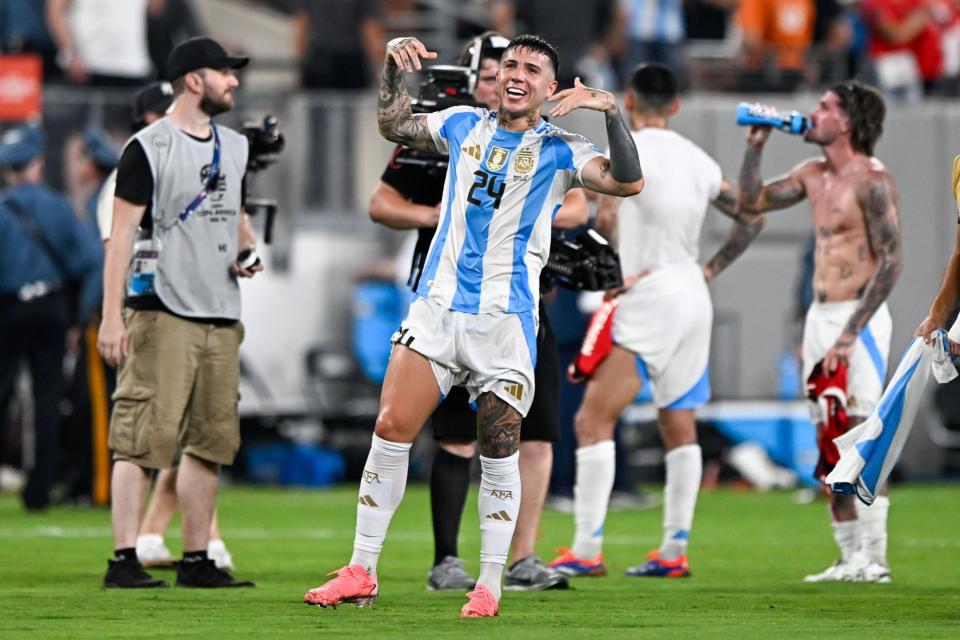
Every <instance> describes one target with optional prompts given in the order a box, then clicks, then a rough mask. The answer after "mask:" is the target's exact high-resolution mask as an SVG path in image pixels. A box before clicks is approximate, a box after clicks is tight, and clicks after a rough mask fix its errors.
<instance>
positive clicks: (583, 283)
mask: <svg viewBox="0 0 960 640" xmlns="http://www.w3.org/2000/svg"><path fill="white" fill-rule="evenodd" d="M543 273H544V276H545V277H547V278H549V279H550V280H552V281H553V282H554V283H556V284H558V285H560V286H561V287H564V288H566V289H574V290H576V291H606V290H608V289H616V288H618V287H622V286H623V273H622V272H621V271H620V256H619V255H617V252H616V250H615V249H614V248H613V247H611V246H610V245H609V244H608V243H607V241H606V240H604V239H603V237H602V236H600V234H598V233H597V232H596V231H594V230H593V229H590V230H588V231H584V232H583V233H581V234H580V235H578V236H577V237H576V238H574V239H573V240H567V239H566V238H564V237H562V236H556V235H555V236H553V239H552V241H551V243H550V257H549V258H548V259H547V264H546V266H545V267H544V268H543Z"/></svg>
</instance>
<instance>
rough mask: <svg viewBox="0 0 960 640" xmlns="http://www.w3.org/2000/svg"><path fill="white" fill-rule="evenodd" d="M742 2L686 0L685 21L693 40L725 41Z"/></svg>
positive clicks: (684, 5) (736, 0) (737, 0)
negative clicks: (731, 18) (731, 17)
mask: <svg viewBox="0 0 960 640" xmlns="http://www.w3.org/2000/svg"><path fill="white" fill-rule="evenodd" d="M739 4H740V0H684V2H683V20H684V24H685V25H686V31H687V38H689V39H691V40H723V39H725V38H726V37H727V30H728V29H727V27H728V26H729V23H730V16H731V14H733V12H734V11H736V9H737V5H739Z"/></svg>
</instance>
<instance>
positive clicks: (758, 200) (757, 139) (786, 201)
mask: <svg viewBox="0 0 960 640" xmlns="http://www.w3.org/2000/svg"><path fill="white" fill-rule="evenodd" d="M771 131H772V129H771V128H770V127H751V128H750V132H749V133H748V134H747V150H746V152H744V154H743V164H742V165H741V166H740V192H741V194H742V198H741V199H740V211H741V213H743V214H751V213H752V214H760V213H763V212H764V211H774V210H776V209H786V208H787V207H790V206H792V205H795V204H796V203H798V202H800V201H801V200H803V199H804V198H806V197H807V191H806V188H805V187H804V184H803V177H804V174H805V172H807V171H808V170H809V167H810V166H811V165H812V164H813V163H815V162H816V161H808V162H805V163H803V164H801V165H800V166H798V167H797V168H795V169H794V170H793V171H791V172H790V173H789V174H787V175H786V176H783V177H780V178H775V179H773V180H771V181H770V182H768V183H766V184H764V183H763V177H762V176H761V175H760V160H761V158H762V157H763V145H765V144H766V142H767V138H769V137H770V132H771Z"/></svg>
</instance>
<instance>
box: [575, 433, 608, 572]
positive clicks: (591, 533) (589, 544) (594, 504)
mask: <svg viewBox="0 0 960 640" xmlns="http://www.w3.org/2000/svg"><path fill="white" fill-rule="evenodd" d="M616 463H617V459H616V451H615V449H614V445H613V440H604V441H603V442H598V443H596V444H592V445H589V446H586V447H580V448H579V449H577V479H576V483H575V484H574V486H573V513H574V518H575V521H576V529H575V532H574V536H573V553H574V555H576V556H577V557H578V558H586V559H590V560H592V559H593V558H596V557H597V556H598V555H600V551H601V550H602V549H603V522H604V520H606V519H607V505H608V504H609V503H610V492H611V491H613V476H614V474H615V473H616Z"/></svg>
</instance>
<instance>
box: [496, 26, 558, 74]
mask: <svg viewBox="0 0 960 640" xmlns="http://www.w3.org/2000/svg"><path fill="white" fill-rule="evenodd" d="M511 49H526V50H527V51H533V52H534V53H540V54H543V55H545V56H547V57H548V58H549V59H550V64H552V65H553V75H554V77H556V76H557V74H559V73H560V54H559V53H557V50H556V48H555V47H554V46H553V45H552V44H550V43H549V42H547V41H546V40H544V39H543V38H541V37H540V36H535V35H533V34H529V33H525V34H523V35H521V36H517V37H516V38H514V39H513V40H511V41H510V44H508V45H507V50H506V51H504V52H503V54H504V55H506V54H507V52H508V51H510V50H511Z"/></svg>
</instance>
